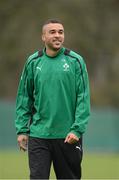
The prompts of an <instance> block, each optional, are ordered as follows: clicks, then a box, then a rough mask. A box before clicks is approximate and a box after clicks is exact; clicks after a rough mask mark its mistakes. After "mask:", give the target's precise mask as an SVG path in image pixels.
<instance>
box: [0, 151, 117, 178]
mask: <svg viewBox="0 0 119 180" xmlns="http://www.w3.org/2000/svg"><path fill="white" fill-rule="evenodd" d="M82 167H83V178H84V179H119V154H112V153H109V154H102V153H95V154H93V153H85V154H84V158H83V162H82ZM27 178H29V169H28V159H27V153H23V152H19V151H4V152H3V151H0V179H27ZM51 179H55V174H54V171H53V168H52V169H51Z"/></svg>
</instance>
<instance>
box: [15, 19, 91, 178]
mask: <svg viewBox="0 0 119 180" xmlns="http://www.w3.org/2000/svg"><path fill="white" fill-rule="evenodd" d="M42 40H43V42H44V49H43V50H41V51H37V52H35V53H34V54H33V55H31V56H30V57H29V58H28V60H27V61H26V64H25V66H24V69H23V73H22V75H21V80H20V83H19V88H18V94H17V101H16V121H15V123H16V131H17V135H18V144H19V147H20V149H22V150H24V151H25V150H26V149H27V145H28V155H29V167H30V179H49V175H50V167H51V163H52V162H53V166H54V171H55V173H56V177H57V179H80V178H81V161H82V135H83V133H84V132H85V129H86V125H87V122H88V117H89V114H90V95H89V82H88V74H87V70H86V65H85V62H84V60H83V58H82V57H81V56H80V55H79V54H77V53H75V52H74V51H72V50H68V49H66V48H65V47H63V42H64V27H63V25H62V23H61V22H60V21H58V20H54V19H53V20H49V21H47V22H46V23H44V25H43V27H42Z"/></svg>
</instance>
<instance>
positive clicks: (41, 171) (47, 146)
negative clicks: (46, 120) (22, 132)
mask: <svg viewBox="0 0 119 180" xmlns="http://www.w3.org/2000/svg"><path fill="white" fill-rule="evenodd" d="M81 141H82V140H81V139H80V141H79V142H77V143H75V144H68V143H64V139H41V138H32V137H30V138H29V143H28V154H29V167H30V179H49V175H50V167H51V162H53V166H54V171H55V174H56V178H57V179H80V178H81V161H82V142H81Z"/></svg>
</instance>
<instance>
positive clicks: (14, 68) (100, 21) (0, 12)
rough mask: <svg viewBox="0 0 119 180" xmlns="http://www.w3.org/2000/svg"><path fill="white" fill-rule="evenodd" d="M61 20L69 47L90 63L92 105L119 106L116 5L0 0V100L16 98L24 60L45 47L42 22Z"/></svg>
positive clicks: (88, 0) (92, 0)
mask: <svg viewBox="0 0 119 180" xmlns="http://www.w3.org/2000/svg"><path fill="white" fill-rule="evenodd" d="M49 18H58V19H60V20H61V21H62V22H63V24H64V27H65V35H66V39H65V46H67V47H68V48H70V49H73V50H75V51H76V52H78V53H80V54H81V55H82V56H83V57H84V58H85V61H86V63H87V67H88V72H89V78H90V87H91V103H92V105H94V106H113V107H119V93H118V92H119V83H118V77H119V45H118V44H119V35H118V33H119V23H118V19H119V1H118V0H50V1H49V0H45V1H44V0H34V1H33V0H25V1H23V0H9V1H8V0H0V22H1V27H0V82H1V83H0V98H7V99H13V100H14V99H15V96H16V91H17V86H18V80H19V76H20V73H21V70H22V67H23V64H24V62H25V61H26V58H27V57H28V56H29V55H30V54H32V53H33V52H34V51H37V50H38V49H40V48H42V47H43V44H42V42H41V26H42V23H43V22H44V21H45V20H47V19H49Z"/></svg>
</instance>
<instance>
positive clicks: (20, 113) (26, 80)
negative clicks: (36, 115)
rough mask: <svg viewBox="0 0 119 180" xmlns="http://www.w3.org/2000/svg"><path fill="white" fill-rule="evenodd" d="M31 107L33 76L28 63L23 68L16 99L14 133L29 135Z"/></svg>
mask: <svg viewBox="0 0 119 180" xmlns="http://www.w3.org/2000/svg"><path fill="white" fill-rule="evenodd" d="M32 107H33V75H32V70H31V65H30V63H26V65H25V66H24V69H23V72H22V75H21V79H20V82H19V87H18V92H17V98H16V120H15V126H16V132H17V134H22V133H23V134H28V133H29V120H30V119H31V115H32Z"/></svg>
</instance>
